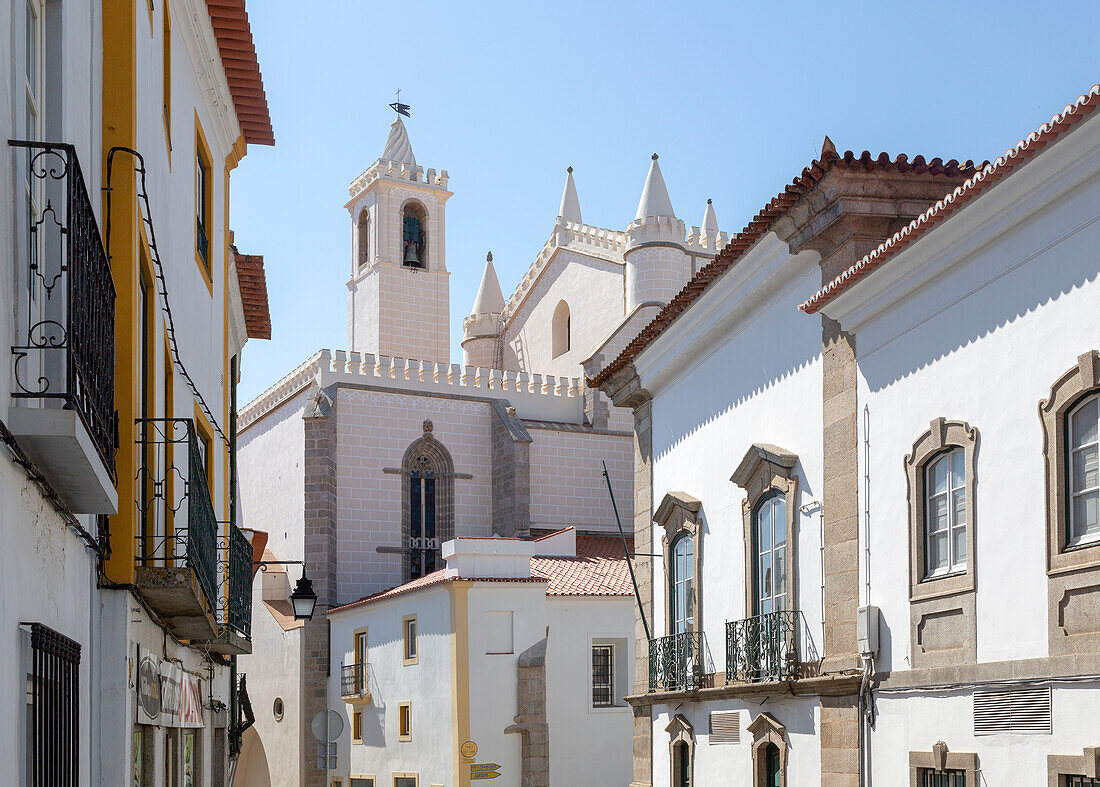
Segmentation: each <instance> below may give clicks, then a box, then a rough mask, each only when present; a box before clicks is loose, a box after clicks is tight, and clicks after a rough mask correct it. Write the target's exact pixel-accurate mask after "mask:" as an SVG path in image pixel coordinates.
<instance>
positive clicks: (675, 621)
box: [669, 532, 695, 634]
mask: <svg viewBox="0 0 1100 787" xmlns="http://www.w3.org/2000/svg"><path fill="white" fill-rule="evenodd" d="M694 551H695V550H694V544H693V542H692V538H691V534H690V533H687V532H684V533H681V534H680V535H678V536H677V537H676V540H675V541H673V543H672V549H671V553H672V566H671V569H672V570H671V572H670V573H671V576H670V577H669V579H670V581H669V589H670V590H671V593H670V594H669V595H670V599H669V601H670V602H671V603H672V615H671V617H670V620H671V622H672V632H671V633H672V634H685V633H687V632H689V631H693V630H694V629H695V593H694V589H693V588H692V580H693V577H694V572H695V562H694Z"/></svg>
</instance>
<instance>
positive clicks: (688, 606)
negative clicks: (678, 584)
mask: <svg viewBox="0 0 1100 787" xmlns="http://www.w3.org/2000/svg"><path fill="white" fill-rule="evenodd" d="M694 618H695V593H694V592H693V591H692V587H691V583H690V582H685V583H684V620H685V624H686V625H687V627H688V629H690V628H691V623H692V621H693V620H694Z"/></svg>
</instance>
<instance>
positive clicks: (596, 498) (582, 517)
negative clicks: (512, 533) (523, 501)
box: [527, 424, 634, 533]
mask: <svg viewBox="0 0 1100 787" xmlns="http://www.w3.org/2000/svg"><path fill="white" fill-rule="evenodd" d="M527 431H528V433H529V434H530V435H531V453H530V459H531V465H530V473H531V524H532V526H534V527H540V528H561V527H570V526H573V527H576V528H577V529H578V530H602V531H612V532H615V533H617V532H618V527H617V526H616V524H615V513H614V510H613V509H612V507H611V498H610V497H609V496H608V494H607V482H606V481H605V480H604V477H603V465H602V464H601V461H606V462H607V471H608V474H609V475H610V476H611V487H612V489H614V491H615V502H616V504H617V505H618V506H619V517H620V518H621V519H622V523H623V528H624V529H625V530H626V532H628V533H630V532H633V523H634V486H633V479H634V452H633V450H634V449H633V438H632V437H630V436H627V435H623V436H620V435H609V434H593V433H586V432H571V431H564V430H559V429H540V428H538V427H535V426H532V425H531V424H527Z"/></svg>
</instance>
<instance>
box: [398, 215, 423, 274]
mask: <svg viewBox="0 0 1100 787" xmlns="http://www.w3.org/2000/svg"><path fill="white" fill-rule="evenodd" d="M401 264H402V265H403V266H405V267H406V268H427V267H428V212H427V211H426V210H424V206H423V205H421V204H420V203H418V202H409V203H406V205H405V207H404V209H403V210H402V211H401Z"/></svg>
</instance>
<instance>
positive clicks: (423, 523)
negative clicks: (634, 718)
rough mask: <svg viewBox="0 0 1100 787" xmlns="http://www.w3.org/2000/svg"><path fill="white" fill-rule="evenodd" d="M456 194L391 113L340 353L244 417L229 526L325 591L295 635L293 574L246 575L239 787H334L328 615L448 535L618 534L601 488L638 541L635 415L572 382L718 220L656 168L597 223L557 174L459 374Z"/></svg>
mask: <svg viewBox="0 0 1100 787" xmlns="http://www.w3.org/2000/svg"><path fill="white" fill-rule="evenodd" d="M449 187H450V179H449V175H448V173H447V171H446V170H438V171H437V170H434V169H427V170H425V169H424V168H422V167H421V166H420V165H418V164H417V161H416V158H415V156H414V155H413V151H412V146H411V143H410V141H409V138H408V134H407V131H406V128H405V125H404V123H403V121H402V120H401V118H400V117H399V118H398V119H397V120H396V121H394V123H393V125H392V126H391V128H390V134H389V138H388V139H387V141H386V146H385V149H384V152H383V155H382V156H381V157H380V158H379V159H378V160H377V161H375V162H374V163H373V164H372V165H371V166H370V167H369V168H368V169H367V170H366V171H365V172H364V173H363V174H362V175H360V176H359V177H358V178H356V179H355V180H354V181H353V182H352V184H351V186H350V188H349V194H348V196H349V199H348V202H347V203H346V207H347V210H348V212H349V218H350V225H351V229H352V255H351V256H352V259H351V271H350V276H349V280H348V283H347V288H348V347H347V349H346V350H336V351H330V350H321V351H319V352H318V353H316V354H314V355H313V356H312V357H311V358H309V359H307V360H306V361H305V362H304V363H303V364H301V365H300V366H298V367H297V368H296V369H294V370H292V371H291V372H290V373H289V374H288V375H287V376H286V377H284V378H283V379H282V380H280V381H279V382H277V383H276V384H275V385H273V386H272V387H271V388H270V389H268V390H267V391H265V392H264V393H263V394H262V395H260V396H259V397H258V398H257V399H256V400H254V401H253V402H251V403H250V404H249V405H247V406H246V407H244V408H243V409H242V410H241V413H240V418H239V430H240V442H239V446H240V448H239V466H240V478H241V495H240V504H241V512H242V518H241V521H242V523H243V525H244V526H245V527H246V528H248V529H250V530H252V531H253V532H254V533H255V536H254V538H253V545H254V548H256V549H257V551H258V553H262V554H264V556H265V557H266V558H267V559H271V560H280V561H303V562H304V564H305V571H306V573H307V575H308V576H309V578H310V579H311V580H312V582H313V586H314V589H315V590H316V592H317V593H318V595H319V599H320V600H319V604H318V613H319V614H318V615H317V616H316V617H315V619H314V620H313V621H312V622H310V623H307V624H305V625H304V626H303V625H302V624H301V623H300V622H295V621H293V620H292V617H291V616H290V615H289V611H288V610H287V609H286V608H285V607H286V605H285V601H284V599H285V598H286V596H287V591H288V589H289V587H291V586H293V584H294V582H295V581H296V580H297V578H298V575H299V572H300V569H299V568H297V567H294V566H289V567H286V566H281V565H280V566H271V567H269V568H268V570H266V571H264V572H261V573H260V574H258V575H257V580H256V585H257V586H256V593H255V598H256V603H255V610H254V611H255V614H254V623H253V638H254V641H255V642H256V643H257V644H256V650H257V652H263V653H265V654H267V655H266V656H265V657H264V659H263V661H264V663H263V664H249V663H248V662H249V659H247V658H245V659H242V665H241V669H242V670H244V671H247V672H248V676H249V677H248V681H249V683H248V690H249V694H250V696H251V697H252V701H253V706H254V708H255V709H256V723H255V725H254V727H253V728H252V729H251V730H250V731H249V733H248V735H247V736H246V740H245V750H244V751H243V753H242V759H241V766H240V773H239V777H238V778H239V782H238V783H240V784H245V785H250V784H264V783H265V781H264V779H265V778H266V777H265V776H264V774H275V773H280V774H284V775H285V777H284V778H285V779H286V780H287V782H286V783H295V784H298V783H300V784H308V785H321V784H323V785H325V787H330V784H329V782H328V781H326V780H325V775H326V774H325V772H324V771H323V770H321V769H320V768H319V767H318V764H319V763H318V757H317V749H316V743H315V741H314V739H313V737H312V735H311V733H310V730H309V721H310V719H311V718H312V717H313V715H314V714H315V713H316V712H318V711H320V710H323V709H324V708H326V707H329V705H330V701H331V699H332V698H331V697H326V682H325V680H324V677H323V676H324V675H325V674H326V673H327V672H328V670H329V667H330V663H329V641H328V637H327V632H326V627H325V626H326V624H325V621H324V620H323V615H321V614H320V613H322V612H324V610H326V609H328V608H332V607H336V606H339V605H342V604H347V603H350V602H353V601H356V600H357V599H360V598H362V597H365V596H368V595H370V594H373V593H377V592H380V591H383V590H386V589H389V588H392V587H395V586H398V585H402V584H403V583H406V582H409V581H412V580H416V579H417V578H419V577H421V576H424V575H427V574H430V573H431V572H432V571H435V570H437V569H441V568H443V565H444V562H443V558H442V553H441V548H442V545H443V544H444V543H445V542H447V541H450V540H452V539H454V538H469V537H490V536H497V537H510V538H523V539H527V538H533V537H538V536H540V535H544V534H546V533H550V532H555V531H559V530H561V529H562V528H567V527H572V528H575V530H576V532H577V533H578V534H580V535H581V536H600V535H605V536H606V535H614V536H616V537H617V536H618V534H619V531H618V528H617V524H616V515H615V511H614V508H613V507H612V501H611V499H610V496H609V492H608V486H609V485H610V487H611V489H612V490H613V492H614V496H615V501H616V503H617V504H618V514H619V516H620V517H621V521H622V524H623V527H624V528H625V531H626V535H627V536H628V537H630V536H631V535H632V532H633V528H634V511H633V507H632V505H633V500H634V475H633V468H634V460H633V454H634V441H633V430H632V424H631V420H630V416H629V413H627V412H626V411H623V410H616V409H614V408H611V407H610V405H609V402H608V400H607V399H606V397H604V396H603V395H602V394H601V393H599V392H598V391H595V390H593V389H589V388H587V387H586V386H584V384H583V374H584V366H583V364H584V363H585V362H591V359H593V358H597V359H598V358H602V357H603V356H604V355H605V354H607V353H609V352H610V353H612V354H614V353H617V352H618V349H617V348H618V347H619V346H620V345H621V344H624V343H625V341H626V339H627V338H629V336H630V335H632V331H633V330H634V326H635V325H638V324H644V322H646V321H648V320H649V319H651V318H652V316H653V315H654V314H656V312H657V311H658V310H659V309H660V308H661V307H662V306H663V305H664V304H665V303H666V302H667V301H668V300H669V299H670V298H671V297H672V295H673V294H674V293H675V292H676V291H677V290H678V289H679V288H680V287H682V286H683V284H684V283H686V282H687V281H688V280H689V279H690V278H691V276H692V274H693V273H694V272H695V271H697V270H699V269H700V268H701V267H703V266H704V265H705V264H707V263H708V262H709V261H710V260H711V259H712V258H713V257H714V255H715V254H716V252H717V251H718V250H719V249H720V248H721V247H722V246H723V245H724V244H725V242H726V240H727V238H726V236H725V235H724V234H723V233H721V232H720V231H719V230H718V226H717V220H716V219H715V215H714V211H713V208H712V207H711V206H710V205H709V204H708V205H707V207H706V210H705V218H704V221H703V227H702V228H701V229H699V228H692V229H691V230H688V228H687V227H686V226H685V225H684V223H683V222H682V221H681V220H680V219H678V218H676V216H675V214H674V211H673V209H672V204H671V200H670V199H669V196H668V193H667V189H666V188H665V184H664V180H663V177H662V174H661V171H660V167H659V165H658V163H657V160H656V157H654V159H653V161H652V162H651V166H650V170H649V173H648V176H647V179H646V183H645V187H644V190H643V195H642V199H641V201H640V203H639V207H638V212H637V218H636V219H635V220H634V221H633V222H631V224H630V225H629V226H628V227H627V228H626V230H625V231H616V230H610V229H605V228H600V227H595V226H591V225H587V224H584V223H583V222H582V220H581V212H580V202H579V199H578V195H577V190H576V186H575V183H574V181H573V176H572V172H569V173H568V175H567V179H566V185H565V190H564V193H563V197H562V204H561V208H560V210H559V215H558V216H557V218H556V220H555V221H554V224H553V229H552V231H551V234H550V238H549V240H548V241H547V242H546V243H545V244H544V246H543V248H542V249H541V251H540V252H539V253H538V255H537V256H536V259H535V261H534V263H533V264H532V265H531V267H530V270H529V271H528V272H527V274H526V275H525V276H524V277H523V278H522V280H521V282H520V283H519V285H518V286H517V287H516V289H515V291H514V292H513V293H512V294H511V296H510V297H509V298H508V299H507V300H506V299H505V297H504V295H503V293H502V292H501V289H500V285H499V283H498V281H497V277H496V273H495V270H494V268H493V265H492V262H491V257H490V260H489V261H488V262H487V264H486V266H485V271H484V275H483V280H482V282H481V287H480V290H479V292H478V295H477V298H476V301H475V304H474V307H473V309H472V311H471V314H470V315H469V316H468V317H467V318H466V319H465V320H464V323H463V340H462V347H463V356H464V357H463V359H462V360H463V363H461V364H459V363H452V362H451V360H452V359H451V358H450V357H449V348H450V336H449V316H450V304H449V272H448V260H447V256H446V242H445V241H446V220H445V216H446V204H447V200H448V199H449V198H450V196H451V192H450V191H449ZM604 463H606V467H607V474H608V476H607V479H605V477H604V475H603V468H604ZM284 569H285V570H284ZM288 572H289V573H288ZM632 626H633V623H632V621H631V620H630V619H629V618H628V619H627V620H626V621H625V629H626V630H631V629H632ZM611 628H614V626H611ZM550 636H551V640H552V639H553V634H552V633H551V635H550ZM272 654H278V655H272ZM268 665H270V668H269V666H268ZM287 674H290V675H295V674H296V675H300V676H301V680H300V681H298V682H294V681H290V682H288V681H287V680H286V675H287ZM507 680H509V681H511V682H512V683H514V679H512V678H507ZM276 705H277V706H278V707H279V708H280V711H279V713H278V714H276V713H274V712H273V708H274V707H275V706H276ZM395 712H396V711H395ZM339 745H344V746H347V745H351V744H350V739H346V740H345V741H344V742H343V743H341V744H339ZM515 745H516V746H517V751H518V746H519V743H518V741H517V742H516V744H515ZM622 745H623V746H624V747H629V745H630V742H629V739H628V738H626V737H624V740H623V741H622ZM448 784H449V782H448ZM456 784H457V782H456Z"/></svg>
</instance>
